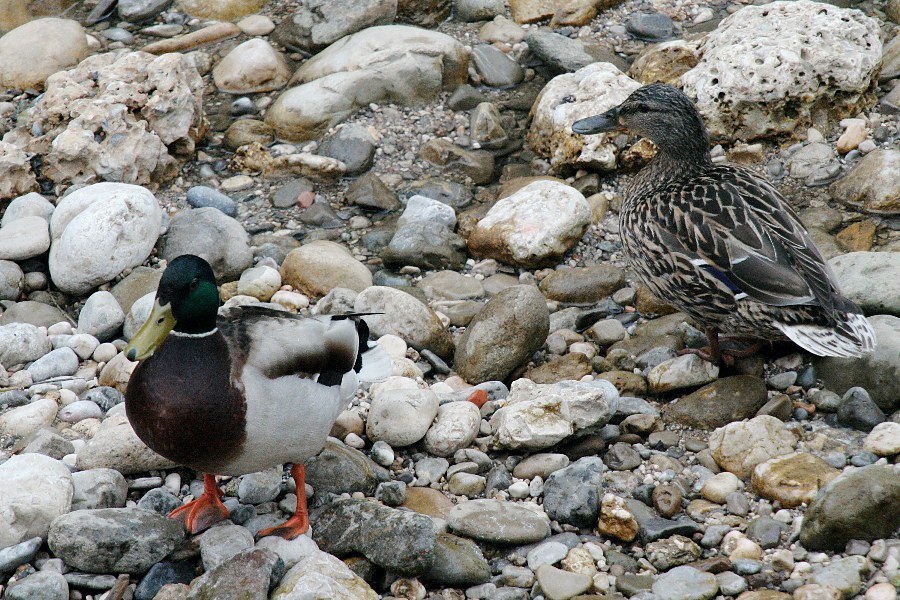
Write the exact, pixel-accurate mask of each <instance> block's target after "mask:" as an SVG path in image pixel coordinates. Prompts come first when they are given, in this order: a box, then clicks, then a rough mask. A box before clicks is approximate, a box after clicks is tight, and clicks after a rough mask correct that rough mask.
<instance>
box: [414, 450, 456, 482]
mask: <svg viewBox="0 0 900 600" xmlns="http://www.w3.org/2000/svg"><path fill="white" fill-rule="evenodd" d="M449 466H450V462H449V461H448V460H447V459H446V458H438V457H433V456H429V457H426V458H423V459H422V460H420V461H418V462H417V463H416V478H417V479H418V480H419V483H421V484H423V485H428V484H429V483H437V482H438V481H440V479H441V477H443V476H444V474H445V473H446V472H447V468H448V467H449Z"/></svg>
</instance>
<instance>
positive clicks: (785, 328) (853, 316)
mask: <svg viewBox="0 0 900 600" xmlns="http://www.w3.org/2000/svg"><path fill="white" fill-rule="evenodd" d="M778 328H779V329H781V331H782V333H784V335H786V336H787V337H788V338H790V340H791V341H792V342H794V343H795V344H797V345H798V346H800V347H801V348H803V349H804V350H807V351H809V352H812V353H813V354H816V355H818V356H835V357H839V358H856V357H859V356H862V355H864V354H867V353H869V352H872V350H874V349H875V331H874V330H873V329H872V326H871V325H870V324H869V321H868V319H866V318H865V317H864V316H863V315H861V314H858V313H847V314H845V315H844V321H843V323H841V324H840V326H838V327H822V326H819V325H787V324H784V323H779V324H778Z"/></svg>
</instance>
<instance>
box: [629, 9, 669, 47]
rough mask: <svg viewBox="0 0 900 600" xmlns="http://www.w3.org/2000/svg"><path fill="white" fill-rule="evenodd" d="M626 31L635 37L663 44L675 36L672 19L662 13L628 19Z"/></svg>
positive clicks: (638, 15)
mask: <svg viewBox="0 0 900 600" xmlns="http://www.w3.org/2000/svg"><path fill="white" fill-rule="evenodd" d="M625 29H626V30H627V31H628V33H630V34H631V35H633V36H634V37H636V38H638V39H640V40H645V41H648V42H662V41H664V40H668V39H670V38H671V37H672V36H673V34H674V24H673V23H672V19H671V18H669V17H668V16H666V15H664V14H662V13H645V14H637V15H634V16H632V17H631V18H630V19H628V23H626V25H625Z"/></svg>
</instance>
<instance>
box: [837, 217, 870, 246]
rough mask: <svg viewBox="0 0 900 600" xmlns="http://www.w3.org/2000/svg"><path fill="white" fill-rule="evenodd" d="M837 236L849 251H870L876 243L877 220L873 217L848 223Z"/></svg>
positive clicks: (838, 240)
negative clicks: (873, 219) (872, 218)
mask: <svg viewBox="0 0 900 600" xmlns="http://www.w3.org/2000/svg"><path fill="white" fill-rule="evenodd" d="M835 238H836V239H837V242H838V244H840V245H841V247H842V248H843V249H844V250H846V251H847V252H868V251H869V250H871V249H872V245H873V244H874V243H875V222H874V221H872V220H871V219H865V220H864V221H857V222H856V223H852V224H850V225H848V226H847V227H846V229H844V230H843V231H841V232H840V233H838V234H837V235H836V236H835Z"/></svg>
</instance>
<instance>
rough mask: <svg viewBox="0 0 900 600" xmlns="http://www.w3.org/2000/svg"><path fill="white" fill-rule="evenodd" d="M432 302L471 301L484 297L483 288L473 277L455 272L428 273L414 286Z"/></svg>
mask: <svg viewBox="0 0 900 600" xmlns="http://www.w3.org/2000/svg"><path fill="white" fill-rule="evenodd" d="M416 287H418V288H419V289H421V290H424V291H425V295H426V296H428V298H430V299H433V300H471V299H473V298H480V297H482V296H484V286H483V285H481V282H480V281H478V280H477V279H475V278H474V277H466V276H465V275H462V274H461V273H458V272H456V271H438V272H437V273H430V274H428V275H426V276H425V277H423V278H422V280H421V281H419V282H418V283H417V284H416Z"/></svg>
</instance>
